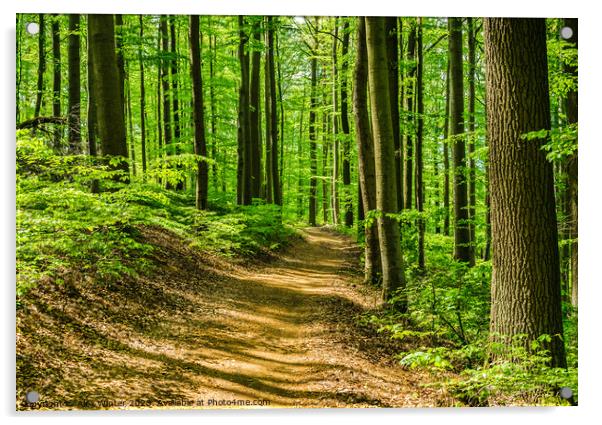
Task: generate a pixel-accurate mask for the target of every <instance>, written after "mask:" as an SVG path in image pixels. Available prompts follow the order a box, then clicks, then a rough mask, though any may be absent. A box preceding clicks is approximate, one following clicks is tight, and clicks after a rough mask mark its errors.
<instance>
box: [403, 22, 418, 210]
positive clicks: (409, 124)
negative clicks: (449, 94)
mask: <svg viewBox="0 0 602 425" xmlns="http://www.w3.org/2000/svg"><path fill="white" fill-rule="evenodd" d="M415 53H416V22H415V21H413V22H412V23H411V24H410V29H409V34H408V50H407V52H406V61H407V62H409V63H410V67H409V70H408V75H407V78H406V79H405V81H406V83H405V86H404V96H405V105H406V112H405V114H406V120H405V121H406V137H405V146H404V155H405V166H404V169H403V172H404V185H403V207H404V208H405V209H407V210H411V209H412V204H413V201H412V187H413V175H414V165H413V161H412V157H413V155H414V154H413V143H414V137H413V133H414V131H415V130H414V85H415V76H416V62H415Z"/></svg>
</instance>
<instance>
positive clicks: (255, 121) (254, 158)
mask: <svg viewBox="0 0 602 425" xmlns="http://www.w3.org/2000/svg"><path fill="white" fill-rule="evenodd" d="M260 43H261V24H260V21H259V18H258V17H255V18H254V21H253V50H252V53H251V82H250V84H251V86H250V95H249V102H250V112H249V120H250V132H251V134H250V143H251V193H252V197H253V198H260V197H261V113H260V110H261V109H260V108H261V106H260V104H261V100H260V97H261V96H260V91H261V88H260V79H259V76H260V72H261V70H260V68H261V50H260V47H259V44H260Z"/></svg>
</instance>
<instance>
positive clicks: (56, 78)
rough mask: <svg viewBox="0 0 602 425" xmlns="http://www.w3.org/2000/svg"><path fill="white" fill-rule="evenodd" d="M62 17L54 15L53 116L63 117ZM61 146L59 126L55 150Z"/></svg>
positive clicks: (55, 132)
mask: <svg viewBox="0 0 602 425" xmlns="http://www.w3.org/2000/svg"><path fill="white" fill-rule="evenodd" d="M59 23H60V16H59V15H57V14H53V15H52V25H51V27H50V30H51V33H52V115H54V116H55V117H60V116H61V34H60V25H59ZM60 144H61V129H60V127H58V126H57V128H56V129H55V130H54V148H55V149H59V148H60Z"/></svg>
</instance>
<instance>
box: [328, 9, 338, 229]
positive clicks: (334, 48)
mask: <svg viewBox="0 0 602 425" xmlns="http://www.w3.org/2000/svg"><path fill="white" fill-rule="evenodd" d="M338 37H339V21H338V18H335V19H334V37H333V38H332V183H330V189H331V192H332V193H331V195H330V203H331V207H332V223H333V224H339V223H340V219H339V188H338V180H339V167H340V165H339V164H340V162H339V94H338V90H337V88H338V84H339V70H338V66H339V65H338V57H337V45H338V43H337V41H338Z"/></svg>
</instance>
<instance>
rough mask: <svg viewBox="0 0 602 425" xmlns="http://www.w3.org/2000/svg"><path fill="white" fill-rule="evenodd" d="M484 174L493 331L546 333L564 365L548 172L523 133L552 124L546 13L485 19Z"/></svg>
mask: <svg viewBox="0 0 602 425" xmlns="http://www.w3.org/2000/svg"><path fill="white" fill-rule="evenodd" d="M484 30H485V56H486V71H487V117H488V123H487V125H488V140H489V173H490V175H489V178H490V191H491V225H492V229H491V230H492V236H493V247H492V249H493V276H492V281H491V325H490V330H491V333H492V335H501V336H504V337H508V338H511V337H513V336H515V335H526V336H527V339H528V340H533V339H535V338H537V337H539V336H540V335H542V334H547V335H550V336H552V339H551V342H550V343H549V346H548V348H549V350H550V354H551V356H552V365H553V366H558V367H565V366H566V359H565V352H564V343H563V340H562V334H563V330H562V314H561V308H560V266H559V254H558V235H557V230H556V208H555V199H554V176H553V170H552V165H551V164H550V163H549V162H548V161H547V160H546V155H545V152H544V151H542V149H541V146H542V145H543V144H544V143H546V141H547V140H546V138H545V137H543V138H536V139H534V140H527V139H526V138H525V137H524V135H525V134H527V133H529V132H532V131H539V130H549V129H550V100H549V86H548V73H547V52H546V28H545V20H544V19H507V18H506V19H502V18H487V19H485V23H484Z"/></svg>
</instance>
